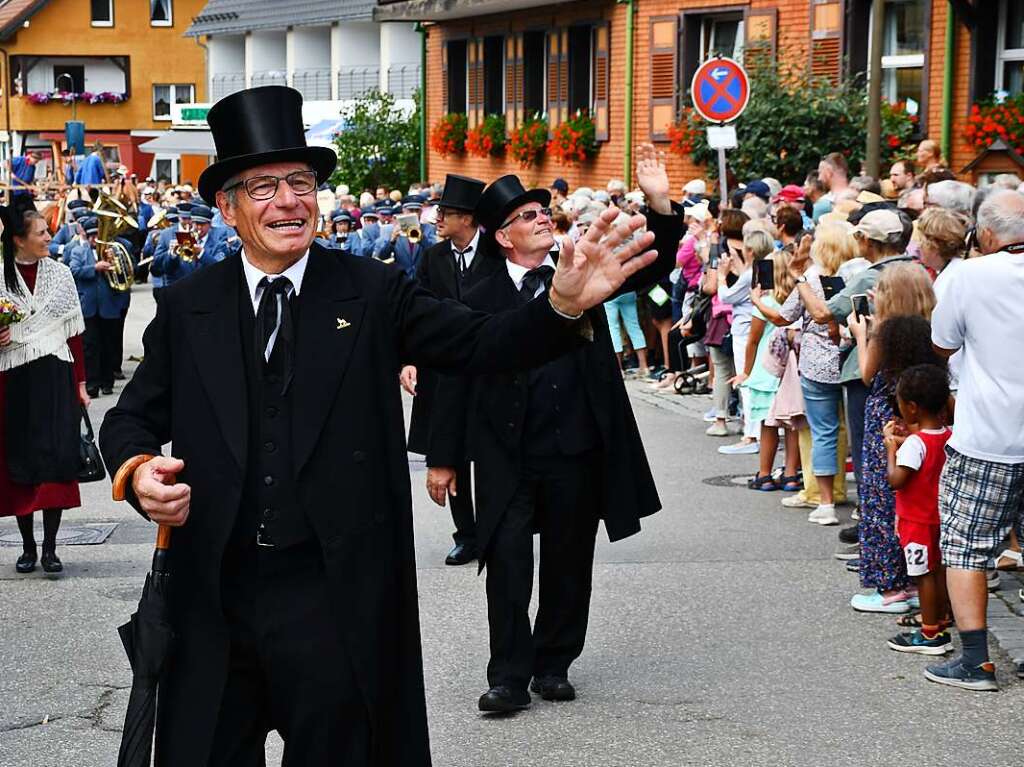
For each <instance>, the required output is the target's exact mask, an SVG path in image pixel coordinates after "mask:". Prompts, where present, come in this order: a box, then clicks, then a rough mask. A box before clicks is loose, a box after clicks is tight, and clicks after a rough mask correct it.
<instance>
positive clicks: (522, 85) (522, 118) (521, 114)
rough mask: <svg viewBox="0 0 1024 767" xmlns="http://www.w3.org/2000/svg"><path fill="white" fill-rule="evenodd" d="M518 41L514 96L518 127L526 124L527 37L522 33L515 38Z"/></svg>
mask: <svg viewBox="0 0 1024 767" xmlns="http://www.w3.org/2000/svg"><path fill="white" fill-rule="evenodd" d="M515 39H516V56H515V73H516V89H515V92H514V94H513V97H512V100H513V102H515V110H516V125H517V126H518V125H522V124H523V123H524V122H526V65H525V61H526V55H525V53H524V51H525V50H526V43H525V37H524V36H523V35H522V33H520V34H518V35H516V36H515Z"/></svg>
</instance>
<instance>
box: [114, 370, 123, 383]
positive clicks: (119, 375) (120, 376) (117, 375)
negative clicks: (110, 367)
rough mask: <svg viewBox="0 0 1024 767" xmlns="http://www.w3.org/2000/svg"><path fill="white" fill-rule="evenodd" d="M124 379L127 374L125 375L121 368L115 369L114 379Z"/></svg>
mask: <svg viewBox="0 0 1024 767" xmlns="http://www.w3.org/2000/svg"><path fill="white" fill-rule="evenodd" d="M124 379H125V376H124V373H123V372H121V371H120V370H115V371H114V380H115V381H123V380H124Z"/></svg>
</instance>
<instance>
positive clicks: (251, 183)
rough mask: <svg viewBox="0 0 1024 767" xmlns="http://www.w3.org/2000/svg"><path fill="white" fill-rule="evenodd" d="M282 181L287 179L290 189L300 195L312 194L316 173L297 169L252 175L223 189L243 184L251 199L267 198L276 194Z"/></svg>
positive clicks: (314, 187) (230, 188)
mask: <svg viewBox="0 0 1024 767" xmlns="http://www.w3.org/2000/svg"><path fill="white" fill-rule="evenodd" d="M282 181H287V182H288V186H290V187H291V188H292V191H293V192H295V194H297V195H299V196H300V197H301V196H303V195H307V194H312V193H313V192H314V191H315V190H316V173H315V172H313V171H311V170H297V171H295V172H294V173H289V174H288V175H287V176H253V177H252V178H247V179H245V180H244V181H239V182H238V183H237V184H232V185H231V186H228V187H225V188H224V191H225V192H228V191H230V190H232V189H235V188H236V187H239V186H243V187H245V193H246V194H247V195H249V196H250V197H251V198H252V199H254V200H269V199H271V198H273V197H274V196H275V195H277V188H278V186H279V185H280V184H281V182H282Z"/></svg>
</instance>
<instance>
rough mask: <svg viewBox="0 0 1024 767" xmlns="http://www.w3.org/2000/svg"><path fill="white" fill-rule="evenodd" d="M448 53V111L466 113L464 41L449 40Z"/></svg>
mask: <svg viewBox="0 0 1024 767" xmlns="http://www.w3.org/2000/svg"><path fill="white" fill-rule="evenodd" d="M447 52H448V62H447V68H448V74H447V79H446V81H447V84H448V88H447V91H448V111H449V112H453V113H461V114H465V113H466V111H467V110H466V77H467V71H468V70H467V68H466V65H467V60H466V41H465V40H450V41H449V42H448V46H447Z"/></svg>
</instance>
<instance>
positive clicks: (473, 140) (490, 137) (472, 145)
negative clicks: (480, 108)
mask: <svg viewBox="0 0 1024 767" xmlns="http://www.w3.org/2000/svg"><path fill="white" fill-rule="evenodd" d="M505 143H506V139H505V118H504V116H502V115H487V117H485V118H484V121H483V122H482V123H480V124H479V125H478V126H476V127H475V128H472V129H471V130H470V131H469V132H468V133H467V134H466V151H467V152H468V153H469V154H471V155H474V156H475V157H500V156H501V155H502V154H504V152H505Z"/></svg>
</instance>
